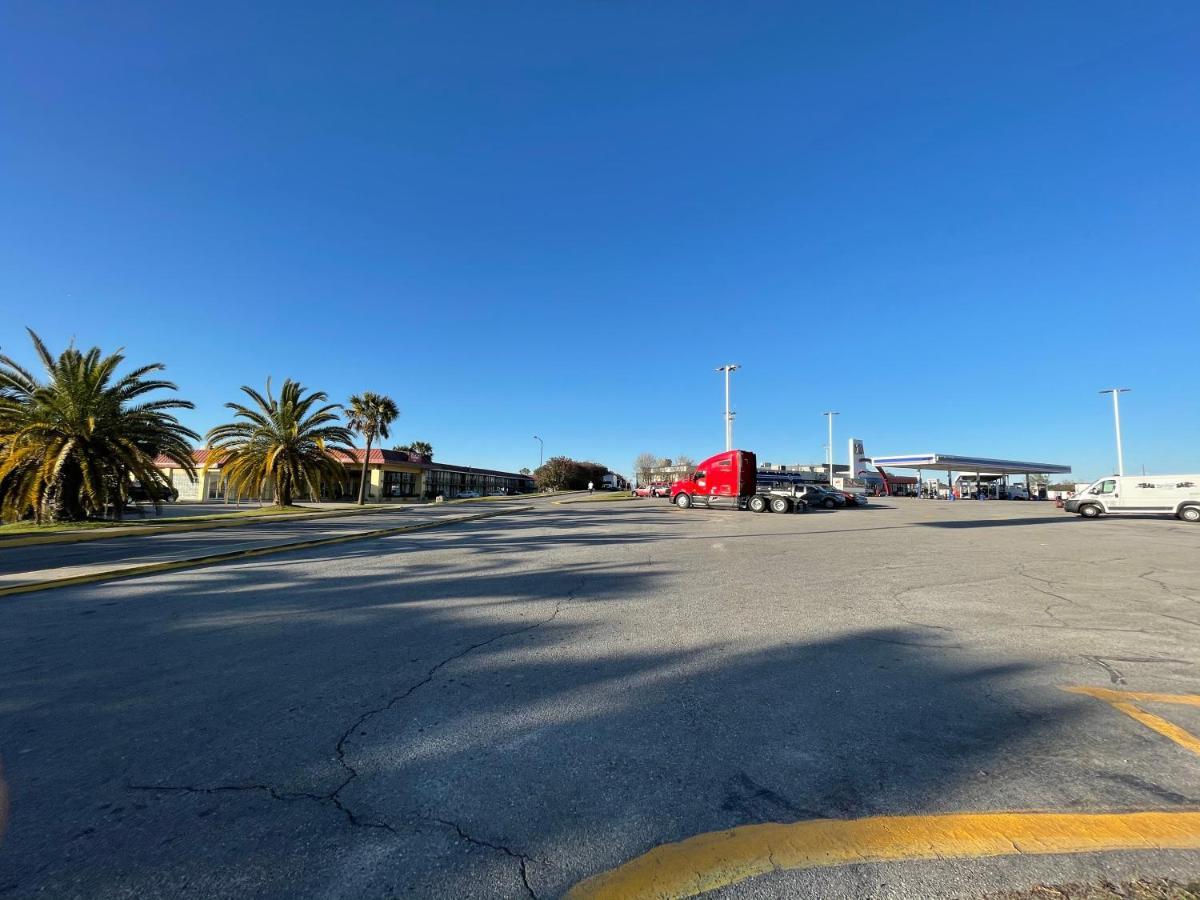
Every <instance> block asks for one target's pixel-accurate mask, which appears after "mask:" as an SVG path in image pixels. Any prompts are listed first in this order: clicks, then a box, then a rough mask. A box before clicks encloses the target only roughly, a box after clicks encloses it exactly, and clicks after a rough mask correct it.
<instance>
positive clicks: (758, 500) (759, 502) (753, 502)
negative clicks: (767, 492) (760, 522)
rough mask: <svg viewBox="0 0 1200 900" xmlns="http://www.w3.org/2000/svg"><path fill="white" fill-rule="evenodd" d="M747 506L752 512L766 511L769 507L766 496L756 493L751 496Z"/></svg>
mask: <svg viewBox="0 0 1200 900" xmlns="http://www.w3.org/2000/svg"><path fill="white" fill-rule="evenodd" d="M746 506H748V507H749V508H750V512H764V511H765V510H766V508H767V501H766V498H765V497H759V496H757V495H755V496H753V497H751V498H750V502H749V503H747V504H746Z"/></svg>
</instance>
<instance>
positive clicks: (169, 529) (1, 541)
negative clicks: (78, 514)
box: [0, 506, 397, 550]
mask: <svg viewBox="0 0 1200 900" xmlns="http://www.w3.org/2000/svg"><path fill="white" fill-rule="evenodd" d="M396 509H397V507H389V506H371V507H369V508H367V509H318V510H314V511H313V512H307V513H278V514H272V515H265V516H237V515H231V516H230V517H229V518H227V519H204V518H201V517H199V516H197V517H196V518H197V521H194V522H188V521H182V522H164V523H162V524H159V525H113V526H112V527H111V528H96V529H92V530H89V531H72V532H67V533H64V534H30V535H20V536H14V537H5V536H3V535H0V550H6V549H8V548H9V547H36V546H38V545H41V544H78V543H82V542H85V541H103V540H110V539H112V538H123V537H141V536H143V535H153V534H177V533H179V532H183V531H212V530H213V529H215V528H235V527H237V526H238V525H257V524H261V523H264V522H304V521H306V520H308V519H333V518H337V517H339V516H361V515H365V514H367V513H378V512H395V511H396ZM217 515H219V513H218V514H217Z"/></svg>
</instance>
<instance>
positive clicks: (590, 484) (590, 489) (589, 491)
mask: <svg viewBox="0 0 1200 900" xmlns="http://www.w3.org/2000/svg"><path fill="white" fill-rule="evenodd" d="M594 487H595V485H593V484H592V483H591V482H590V481H589V482H588V493H589V494H590V493H591V492H592V490H593V488H594Z"/></svg>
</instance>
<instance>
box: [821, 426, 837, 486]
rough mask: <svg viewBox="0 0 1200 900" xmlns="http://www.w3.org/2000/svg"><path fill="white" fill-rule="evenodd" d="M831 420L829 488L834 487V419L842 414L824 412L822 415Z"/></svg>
mask: <svg viewBox="0 0 1200 900" xmlns="http://www.w3.org/2000/svg"><path fill="white" fill-rule="evenodd" d="M821 415H823V416H824V417H825V418H827V419H828V420H829V486H830V487H833V417H834V416H839V415H841V413H836V412H832V411H830V412H823V413H821Z"/></svg>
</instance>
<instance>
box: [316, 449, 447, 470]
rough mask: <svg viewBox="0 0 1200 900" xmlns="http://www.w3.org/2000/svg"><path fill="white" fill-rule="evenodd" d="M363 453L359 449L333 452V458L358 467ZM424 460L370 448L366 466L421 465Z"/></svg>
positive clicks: (405, 451) (398, 452) (405, 453)
mask: <svg viewBox="0 0 1200 900" xmlns="http://www.w3.org/2000/svg"><path fill="white" fill-rule="evenodd" d="M365 452H366V451H364V450H363V449H362V448H361V447H355V448H353V449H352V450H351V451H350V452H349V453H346V452H345V451H343V450H334V451H333V453H334V455H335V456H337V457H339V458H341V459H343V460H345V461H346V462H351V461H353V462H356V463H358V464H359V465H360V466H361V465H362V461H363V454H364V453H365ZM424 462H426V460H424V459H422V458H421V457H419V456H417V455H416V454H415V453H409V452H408V451H407V450H384V449H382V448H380V447H372V448H371V458H370V459H369V460H368V465H376V466H379V465H383V464H384V463H405V464H407V463H412V464H414V465H421V464H422V463H424Z"/></svg>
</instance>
